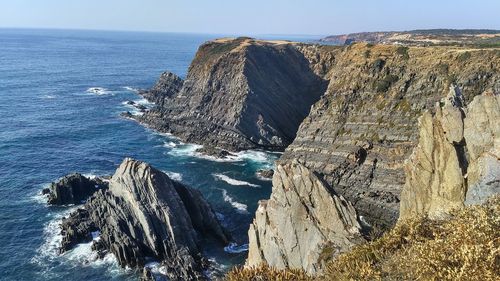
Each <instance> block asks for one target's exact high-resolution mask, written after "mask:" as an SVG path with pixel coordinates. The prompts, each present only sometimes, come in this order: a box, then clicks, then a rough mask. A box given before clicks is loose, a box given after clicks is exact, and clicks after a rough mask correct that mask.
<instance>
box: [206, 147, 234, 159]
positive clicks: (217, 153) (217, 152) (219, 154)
mask: <svg viewBox="0 0 500 281" xmlns="http://www.w3.org/2000/svg"><path fill="white" fill-rule="evenodd" d="M196 152H197V153H201V154H204V155H209V156H214V157H216V158H220V159H224V158H228V157H230V156H236V155H235V154H233V153H231V152H229V151H227V150H224V149H220V148H216V147H211V146H204V147H202V148H198V149H197V150H196Z"/></svg>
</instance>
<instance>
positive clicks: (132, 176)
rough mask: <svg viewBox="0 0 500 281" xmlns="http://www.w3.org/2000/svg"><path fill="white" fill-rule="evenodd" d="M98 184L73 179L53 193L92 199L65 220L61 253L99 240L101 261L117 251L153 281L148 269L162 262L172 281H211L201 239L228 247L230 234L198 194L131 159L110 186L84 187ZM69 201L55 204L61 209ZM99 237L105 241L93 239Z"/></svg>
mask: <svg viewBox="0 0 500 281" xmlns="http://www.w3.org/2000/svg"><path fill="white" fill-rule="evenodd" d="M75 179H79V180H75ZM92 181H99V182H100V180H99V179H95V180H90V179H88V178H85V177H83V176H81V175H78V174H77V175H69V176H67V177H64V178H63V179H62V180H60V181H59V182H57V183H54V184H53V185H52V187H51V188H50V190H49V191H48V196H49V198H66V197H69V198H77V197H78V196H80V195H82V194H86V195H87V198H86V201H85V203H84V204H83V205H82V206H80V207H79V208H78V209H77V210H76V211H75V212H73V213H71V214H70V215H69V217H67V218H64V219H63V222H62V225H61V229H62V230H61V233H62V235H63V240H62V244H61V247H60V252H61V253H64V252H66V251H68V250H71V249H72V248H74V247H75V246H76V245H78V244H79V243H83V242H90V241H93V242H92V243H93V244H92V250H94V251H96V252H97V255H98V256H99V257H101V258H102V257H104V256H105V255H106V254H107V253H112V254H113V255H114V256H115V257H116V258H117V260H118V263H119V264H120V265H121V266H122V267H131V268H139V269H144V276H145V277H150V280H155V279H154V276H153V274H152V273H151V272H150V271H149V270H148V269H147V268H144V266H145V265H146V263H147V262H148V261H158V262H160V264H161V267H162V269H163V270H162V272H163V273H164V275H165V277H167V278H168V279H169V280H206V279H207V276H206V275H205V273H204V271H205V270H207V269H209V268H210V266H211V265H210V263H209V262H208V260H207V259H206V258H205V257H203V255H202V248H203V246H202V244H201V240H202V239H212V240H214V241H218V243H220V244H221V247H223V246H225V245H227V244H228V243H229V241H230V236H229V234H228V232H227V231H226V230H225V229H223V227H222V226H221V224H220V222H219V221H218V219H217V216H216V215H215V213H214V211H213V210H212V208H211V206H210V205H209V204H208V202H207V201H206V200H205V199H204V198H203V196H202V195H201V193H200V192H199V191H198V190H196V189H192V188H189V187H187V186H185V185H183V184H181V183H179V182H176V181H173V180H171V179H170V178H169V177H168V176H167V175H166V174H164V173H163V172H161V171H159V170H157V169H155V168H153V167H152V166H150V165H149V164H147V163H144V162H141V161H137V160H133V159H130V158H126V159H125V160H124V161H123V162H122V164H121V165H120V167H119V168H118V169H117V170H116V172H115V174H114V175H113V176H112V177H111V178H110V180H109V183H108V184H107V185H106V186H103V187H102V188H99V189H97V190H96V189H95V186H94V185H85V186H84V185H82V184H81V183H82V182H84V183H87V182H92ZM85 190H86V191H88V192H86V193H82V191H85ZM45 193H47V191H45ZM78 198H79V199H83V197H78ZM68 203H70V201H64V200H58V201H54V200H49V204H55V205H62V204H68ZM97 233H98V234H99V238H98V239H93V238H95V237H93V236H95V235H96V234H97Z"/></svg>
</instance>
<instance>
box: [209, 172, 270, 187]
mask: <svg viewBox="0 0 500 281" xmlns="http://www.w3.org/2000/svg"><path fill="white" fill-rule="evenodd" d="M212 176H214V177H215V178H216V179H219V180H221V181H225V182H226V183H228V184H230V185H238V186H241V185H248V186H251V187H260V185H258V184H253V183H249V182H246V181H240V180H237V179H233V178H230V177H228V176H226V175H224V174H212Z"/></svg>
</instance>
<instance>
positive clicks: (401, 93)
mask: <svg viewBox="0 0 500 281" xmlns="http://www.w3.org/2000/svg"><path fill="white" fill-rule="evenodd" d="M314 49H316V50H317V51H314ZM302 52H303V53H304V54H305V56H306V58H307V59H308V60H309V61H310V63H311V66H312V68H313V69H314V70H315V71H316V73H323V74H324V75H325V79H327V80H329V81H330V82H329V86H328V89H327V91H326V93H325V94H324V95H323V96H322V98H321V99H320V100H319V101H318V102H316V104H314V106H313V107H312V108H311V112H310V113H309V115H308V117H307V118H306V119H305V120H304V121H303V122H302V124H301V125H300V127H299V130H298V132H297V137H296V138H295V140H294V141H293V143H292V144H291V145H290V146H289V147H288V148H287V149H286V150H285V152H284V154H283V155H282V157H281V158H280V160H279V161H278V163H277V164H278V167H281V168H280V169H277V171H276V172H275V175H274V179H273V192H272V195H271V199H270V200H269V202H267V203H266V202H263V203H262V204H261V207H260V208H259V210H257V212H256V218H255V220H254V222H253V224H252V225H251V226H250V231H249V237H250V245H249V248H250V252H249V258H248V261H247V264H249V265H255V264H257V263H259V262H266V263H269V264H271V265H275V266H277V267H281V268H283V267H287V266H288V267H291V268H303V269H306V270H307V271H309V272H320V271H321V265H322V262H321V258H319V257H320V256H321V255H319V254H318V253H325V256H326V257H328V258H332V257H334V256H335V254H336V253H337V252H338V251H333V252H329V251H328V249H330V247H327V246H325V245H326V244H328V242H331V243H333V245H336V243H338V241H349V242H350V243H356V242H357V241H362V239H361V238H360V239H359V240H357V239H352V236H349V235H350V234H352V233H349V232H348V231H346V229H349V228H347V227H346V228H343V227H339V229H336V228H337V225H340V226H342V225H344V226H346V225H348V224H337V225H336V227H332V231H337V236H330V237H328V236H323V237H322V238H324V240H320V239H318V238H317V237H320V236H318V235H317V234H316V233H315V232H314V231H309V230H311V229H313V230H314V229H317V228H319V229H321V228H323V227H325V224H323V223H318V222H317V221H315V220H314V219H312V220H311V221H309V222H308V223H302V221H303V220H304V219H303V216H304V213H300V212H297V211H296V210H300V209H305V208H304V207H303V206H304V202H305V205H306V206H309V205H310V206H314V207H313V209H314V214H321V217H325V218H330V217H331V218H337V219H338V220H339V221H342V220H344V219H345V220H346V221H350V222H354V221H359V222H363V223H362V225H363V227H367V228H372V230H379V231H384V230H387V229H389V228H391V227H392V226H393V225H394V224H395V223H396V221H397V219H398V218H399V207H400V193H401V190H402V188H403V186H404V185H405V180H406V176H405V169H404V166H405V165H404V163H405V160H406V159H408V158H409V157H410V155H411V154H412V151H413V149H414V148H415V147H416V146H417V144H418V140H419V134H418V125H417V123H418V118H419V117H420V116H422V114H423V113H424V112H426V111H430V113H426V114H435V113H436V112H435V111H436V110H437V109H434V104H435V103H436V102H439V101H440V100H441V99H442V98H443V97H444V96H446V94H447V93H448V92H449V86H450V85H451V84H454V85H456V87H457V89H459V90H460V91H461V93H462V94H463V95H462V97H461V99H460V102H461V103H463V105H466V106H468V105H469V104H471V103H476V102H475V101H474V102H471V101H472V100H473V99H474V97H475V96H478V95H480V94H481V93H482V92H484V91H485V90H487V89H493V92H495V93H499V92H500V71H499V68H498V67H499V66H500V56H499V54H498V51H497V50H479V49H469V50H465V49H462V48H450V47H447V48H422V47H418V48H417V47H410V48H408V47H402V46H390V45H375V46H372V45H367V44H354V45H351V46H349V47H343V48H340V47H337V48H332V47H328V49H326V47H321V46H315V47H314V48H306V49H304V50H302ZM315 54H316V55H315ZM326 65H327V66H326ZM322 66H325V67H322ZM325 68H328V70H325ZM481 99H482V98H481ZM481 99H480V100H481ZM478 103H480V104H483V102H478ZM451 109H452V108H450V110H447V111H446V112H445V114H446V116H445V119H446V120H447V121H445V122H448V123H449V124H447V126H449V127H450V129H449V131H450V133H449V134H450V136H449V138H451V139H453V140H454V141H456V142H457V143H460V142H461V141H460V138H459V137H457V136H458V135H460V128H459V127H456V124H454V123H453V121H452V118H453V116H458V115H459V113H460V111H457V110H455V109H453V110H451ZM471 110H472V109H471ZM488 110H489V111H491V110H490V109H488ZM492 110H493V109H492ZM473 111H474V112H475V113H474V114H478V115H480V114H479V112H480V111H481V110H479V109H478V110H473ZM484 111H486V112H488V111H487V110H486V109H484ZM439 114H443V113H442V112H441V113H439ZM488 114H489V115H488V117H487V118H486V117H485V115H482V116H483V117H484V118H483V119H482V121H481V124H482V125H481V126H483V127H487V126H490V125H489V122H493V121H491V120H495V119H490V118H494V117H495V115H494V114H492V113H488ZM479 119H480V120H481V118H479ZM486 119H488V120H490V121H486ZM497 123H498V122H497ZM462 126H463V127H465V125H462ZM468 126H469V125H468ZM470 126H472V120H471V124H470ZM485 131H487V132H490V133H489V134H490V135H493V133H491V132H492V131H493V130H490V131H488V130H485ZM475 135H476V137H478V138H480V137H479V136H481V134H479V135H477V133H475ZM486 142H488V143H491V141H489V140H488V141H486ZM451 148H452V149H453V150H450V149H448V148H447V150H446V151H450V152H453V153H455V154H456V152H455V149H454V148H453V146H452V147H451ZM479 151H481V153H483V154H482V155H490V154H489V153H485V151H490V149H486V150H485V151H484V152H483V151H482V150H479ZM496 155H498V154H496ZM490 156H491V155H490ZM493 158H494V156H493ZM488 159H489V158H488ZM485 161H492V160H491V159H489V160H481V161H479V162H481V163H484V162H485ZM294 163H300V167H302V168H300V169H297V168H296V169H290V168H288V169H287V168H283V167H293V166H294V165H297V164H294ZM456 163H457V164H459V163H463V161H462V160H457V161H456ZM290 165H291V166H290ZM458 166H459V167H460V165H458ZM469 167H470V165H469ZM437 168H443V167H437ZM486 170H487V171H489V172H490V174H494V173H495V172H496V171H495V170H491V169H490V170H488V169H483V171H486ZM305 171H307V172H305ZM494 171H495V172H494ZM443 172H444V171H443ZM304 175H314V177H315V178H316V179H317V181H318V182H320V183H321V184H316V185H314V186H315V188H317V189H318V190H323V196H317V195H315V196H313V195H312V194H310V193H300V192H294V190H300V189H301V188H302V186H303V185H304V181H301V179H304V178H308V177H307V176H304ZM457 175H458V176H459V177H461V178H463V177H462V175H463V172H462V171H460V170H459V173H458V174H457ZM282 179H288V180H282ZM282 182H286V184H283V183H282ZM283 186H285V187H286V188H284V187H283ZM283 194H286V195H283ZM289 194H297V195H296V197H297V198H296V199H294V200H292V201H289V199H288V198H289V196H291V195H289ZM326 194H328V196H326ZM332 194H334V195H335V196H336V197H333V195H332ZM463 196H465V195H463ZM463 196H462V198H463ZM322 198H343V199H342V200H341V201H342V202H344V204H343V205H344V206H352V207H353V208H351V207H349V208H347V207H346V209H347V210H352V211H349V212H339V209H337V208H333V206H334V205H335V204H324V205H321V204H320V205H318V204H316V202H315V203H309V202H313V201H315V200H321V199H322ZM275 210H280V211H279V212H278V211H275ZM304 212H305V211H304ZM305 213H307V212H305ZM285 214H286V216H285ZM297 221H298V222H301V223H296V222H297ZM291 222H293V223H291ZM364 222H366V223H367V224H366V225H365V223H364ZM330 225H332V224H330ZM352 225H353V226H355V225H356V224H354V223H352ZM306 228H307V230H308V231H307V232H306V231H305V229H306ZM356 228H357V227H355V228H354V229H356ZM297 230H298V231H299V234H297ZM358 231H359V230H358ZM297 235H300V243H299V245H300V251H302V252H300V251H299V250H298V249H297V247H298V246H296V247H295V248H294V250H293V251H291V249H292V248H293V247H294V246H295V245H296V244H295V241H297V239H296V237H297ZM354 237H356V236H354ZM349 242H344V244H342V245H343V246H341V247H338V246H337V249H340V250H344V249H347V248H349V245H350V244H349ZM302 245H306V246H302Z"/></svg>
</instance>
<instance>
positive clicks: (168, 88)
mask: <svg viewBox="0 0 500 281" xmlns="http://www.w3.org/2000/svg"><path fill="white" fill-rule="evenodd" d="M183 83H184V81H183V80H182V79H181V78H180V77H179V76H177V75H175V74H174V73H172V72H169V71H165V72H164V73H162V74H161V76H160V78H159V79H158V82H156V84H155V85H154V86H153V88H151V89H150V90H148V91H141V92H139V94H141V95H142V96H144V97H145V98H146V99H147V100H149V101H151V102H154V103H155V104H157V105H159V106H160V107H161V106H163V105H164V103H165V100H166V99H169V98H170V97H172V96H174V95H176V94H177V93H179V91H180V90H181V88H182V84H183Z"/></svg>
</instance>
